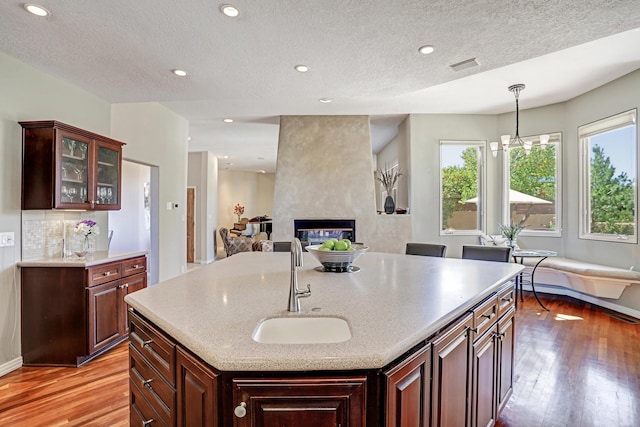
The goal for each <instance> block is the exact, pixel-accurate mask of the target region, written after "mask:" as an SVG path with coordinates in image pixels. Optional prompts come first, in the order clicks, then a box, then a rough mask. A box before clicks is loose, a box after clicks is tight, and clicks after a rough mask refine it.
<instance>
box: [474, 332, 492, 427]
mask: <svg viewBox="0 0 640 427" xmlns="http://www.w3.org/2000/svg"><path fill="white" fill-rule="evenodd" d="M497 330H498V326H497V325H496V324H494V326H493V327H492V328H491V329H490V330H488V331H486V332H485V333H484V334H483V335H482V336H481V337H480V338H478V339H477V340H476V341H475V342H474V343H473V347H472V348H473V351H472V354H473V357H472V360H473V369H472V370H473V381H472V391H471V395H472V400H471V425H472V426H474V427H475V426H482V427H491V426H493V425H494V424H495V422H496V417H497V415H496V410H497V408H496V354H497V345H496V333H497Z"/></svg>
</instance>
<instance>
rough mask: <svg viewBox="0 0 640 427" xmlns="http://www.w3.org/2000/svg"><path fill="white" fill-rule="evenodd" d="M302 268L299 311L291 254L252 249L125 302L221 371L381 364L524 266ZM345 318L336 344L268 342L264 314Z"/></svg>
mask: <svg viewBox="0 0 640 427" xmlns="http://www.w3.org/2000/svg"><path fill="white" fill-rule="evenodd" d="M319 265H320V264H319V262H318V261H316V260H315V258H313V256H312V255H311V254H309V253H306V252H305V253H304V265H303V267H301V268H300V269H299V270H298V283H299V286H300V288H306V285H307V283H310V284H311V296H310V297H309V298H304V299H301V300H300V303H301V307H302V310H301V312H300V313H289V312H288V311H287V310H286V309H287V302H288V297H289V277H290V269H291V260H290V254H289V253H287V252H243V253H239V254H236V255H233V256H232V257H229V258H227V259H224V260H221V261H216V262H214V263H212V264H209V265H207V266H204V267H202V268H199V269H196V270H193V271H191V272H189V273H186V274H183V275H181V276H178V277H176V278H174V279H171V280H167V281H165V282H162V283H159V284H157V285H154V286H151V287H149V288H147V289H142V290H140V291H137V292H134V293H132V294H129V295H128V296H127V297H126V298H125V301H126V302H127V303H129V304H130V305H131V306H132V307H133V308H134V309H135V310H136V311H138V312H139V313H141V314H142V315H143V316H145V317H146V318H147V319H149V320H150V321H151V322H153V323H154V324H155V325H157V326H158V327H160V328H161V329H162V330H164V331H165V332H166V333H167V334H168V335H170V336H171V337H173V338H174V339H175V340H176V341H178V342H180V343H181V344H182V345H183V346H185V347H186V348H188V349H190V350H191V351H193V352H194V353H195V354H196V355H198V356H199V357H201V358H202V359H203V360H204V361H206V362H208V363H209V364H210V365H211V366H213V367H214V368H217V369H219V370H221V371H300V370H341V369H344V370H347V369H349V370H350V369H375V368H381V367H384V366H385V365H387V364H389V363H390V362H392V361H393V360H394V359H396V358H397V357H399V356H400V355H402V354H403V353H404V352H406V351H407V350H409V349H411V348H412V347H413V346H414V345H416V344H418V343H419V342H420V341H422V340H424V339H426V338H428V337H429V336H431V335H433V334H434V333H435V332H436V331H438V330H439V329H440V328H442V327H443V326H445V325H447V324H448V323H450V322H451V321H453V320H455V319H456V318H457V317H459V315H460V314H462V313H463V312H464V311H466V310H468V309H469V308H470V307H471V306H473V305H475V304H476V303H477V302H479V301H480V300H481V299H483V298H484V297H485V296H487V295H489V294H490V293H492V292H495V291H496V290H497V289H498V288H499V287H500V286H501V285H502V284H503V283H505V282H506V281H507V280H509V279H511V278H512V277H513V276H514V275H516V274H517V273H518V272H519V271H521V270H522V269H523V266H521V265H519V264H514V263H498V262H485V261H474V260H461V259H453V258H433V257H422V256H412V255H399V254H383V253H375V252H367V253H366V254H364V255H363V256H362V257H360V258H359V259H358V260H357V261H356V262H355V265H357V266H359V267H360V268H361V270H360V271H358V272H355V273H324V272H318V271H315V270H314V267H317V266H319ZM283 316H337V317H341V318H344V319H346V320H347V321H348V323H349V327H350V329H351V334H352V337H351V339H350V340H348V341H346V342H341V343H336V344H261V343H257V342H255V341H253V339H252V334H253V332H254V330H255V328H256V327H257V325H258V324H259V323H260V321H261V320H263V319H267V318H271V317H283Z"/></svg>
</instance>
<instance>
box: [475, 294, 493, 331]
mask: <svg viewBox="0 0 640 427" xmlns="http://www.w3.org/2000/svg"><path fill="white" fill-rule="evenodd" d="M497 320H498V298H497V297H496V294H493V296H492V297H491V298H489V299H488V300H486V301H485V302H483V303H482V304H480V305H479V306H478V307H476V308H475V309H474V310H473V327H474V329H475V331H476V338H478V337H480V336H481V335H482V334H483V333H484V332H485V331H487V330H488V329H489V328H491V325H493V324H494V323H496V321H497Z"/></svg>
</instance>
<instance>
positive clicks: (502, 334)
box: [498, 332, 505, 341]
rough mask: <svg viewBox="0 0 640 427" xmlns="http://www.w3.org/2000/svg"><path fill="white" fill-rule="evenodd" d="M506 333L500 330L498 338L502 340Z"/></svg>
mask: <svg viewBox="0 0 640 427" xmlns="http://www.w3.org/2000/svg"><path fill="white" fill-rule="evenodd" d="M504 334H505V333H504V332H499V333H498V339H499V340H500V341H502V339H503V338H504Z"/></svg>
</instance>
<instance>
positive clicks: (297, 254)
mask: <svg viewBox="0 0 640 427" xmlns="http://www.w3.org/2000/svg"><path fill="white" fill-rule="evenodd" d="M298 267H302V245H301V244H300V240H298V238H297V237H294V238H293V240H292V241H291V283H290V286H289V311H293V312H298V311H300V298H307V297H308V296H309V295H311V285H307V290H306V291H305V290H300V289H298Z"/></svg>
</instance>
